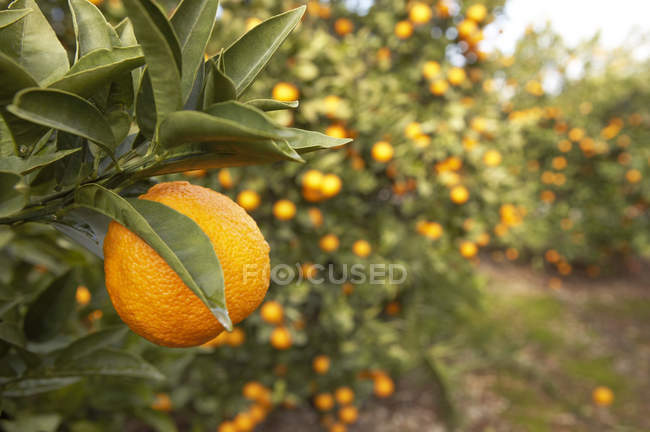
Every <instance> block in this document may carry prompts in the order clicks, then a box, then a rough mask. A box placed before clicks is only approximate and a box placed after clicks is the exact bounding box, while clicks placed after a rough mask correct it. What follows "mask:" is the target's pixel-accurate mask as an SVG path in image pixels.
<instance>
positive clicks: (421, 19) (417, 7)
mask: <svg viewBox="0 0 650 432" xmlns="http://www.w3.org/2000/svg"><path fill="white" fill-rule="evenodd" d="M432 16H433V11H432V10H431V6H429V5H428V4H426V3H422V2H415V3H413V5H412V6H411V10H410V11H409V19H410V20H411V21H413V23H414V24H424V23H426V22H429V20H430V19H431V17H432Z"/></svg>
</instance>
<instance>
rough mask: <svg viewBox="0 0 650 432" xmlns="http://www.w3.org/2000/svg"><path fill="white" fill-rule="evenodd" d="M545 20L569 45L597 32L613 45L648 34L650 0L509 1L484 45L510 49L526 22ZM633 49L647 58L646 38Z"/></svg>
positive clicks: (604, 42) (537, 24)
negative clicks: (499, 32) (642, 44)
mask: <svg viewBox="0 0 650 432" xmlns="http://www.w3.org/2000/svg"><path fill="white" fill-rule="evenodd" d="M547 21H549V22H550V23H551V26H552V28H553V29H554V30H555V31H557V32H558V33H560V34H561V35H562V37H563V38H564V40H565V41H566V43H567V44H568V45H570V46H574V45H576V44H578V43H579V42H580V41H582V40H585V39H589V38H591V37H592V36H593V35H594V34H595V33H596V32H597V31H600V32H601V41H602V45H603V46H604V47H605V48H610V49H611V48H616V47H619V46H622V45H623V44H625V43H626V41H627V40H628V37H629V36H632V37H633V39H634V36H635V35H639V34H646V35H647V34H650V0H508V1H507V3H506V8H505V16H503V17H501V18H500V19H499V20H497V21H496V22H495V23H494V24H493V25H492V27H493V28H492V30H493V31H491V32H490V34H488V35H486V36H487V38H488V40H487V41H486V45H487V46H486V48H490V47H496V48H499V49H501V50H502V51H505V52H511V51H512V50H513V49H514V46H515V43H516V41H517V39H519V38H520V37H521V35H522V34H523V33H524V31H525V29H526V27H527V26H528V25H530V24H532V25H533V26H534V27H543V26H544V25H545V23H546V22H547ZM496 28H498V29H501V30H503V32H502V33H501V34H497V32H496V31H494V29H496ZM634 48H635V55H636V57H638V58H648V57H650V46H649V44H648V41H647V40H646V42H645V44H644V46H636V47H634Z"/></svg>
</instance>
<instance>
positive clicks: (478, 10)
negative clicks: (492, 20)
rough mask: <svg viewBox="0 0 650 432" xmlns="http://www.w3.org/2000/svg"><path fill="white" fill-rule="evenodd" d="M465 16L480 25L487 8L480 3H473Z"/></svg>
mask: <svg viewBox="0 0 650 432" xmlns="http://www.w3.org/2000/svg"><path fill="white" fill-rule="evenodd" d="M465 16H467V18H469V19H471V20H472V21H474V22H477V23H480V22H481V21H483V20H484V19H485V17H486V16H487V8H486V7H485V5H484V4H482V3H475V4H473V5H471V6H470V7H469V8H468V9H467V13H466V14H465Z"/></svg>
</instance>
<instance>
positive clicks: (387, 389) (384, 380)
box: [373, 373, 395, 398]
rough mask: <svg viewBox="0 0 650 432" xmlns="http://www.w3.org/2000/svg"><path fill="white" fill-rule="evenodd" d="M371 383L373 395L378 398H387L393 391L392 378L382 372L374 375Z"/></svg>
mask: <svg viewBox="0 0 650 432" xmlns="http://www.w3.org/2000/svg"><path fill="white" fill-rule="evenodd" d="M373 384H374V386H373V392H374V393H375V396H377V397H380V398H387V397H388V396H390V395H392V394H393V392H394V391H395V384H394V383H393V380H392V379H391V378H390V377H389V376H388V375H386V374H383V373H381V374H378V375H376V376H375V378H374V380H373Z"/></svg>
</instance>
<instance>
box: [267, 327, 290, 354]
mask: <svg viewBox="0 0 650 432" xmlns="http://www.w3.org/2000/svg"><path fill="white" fill-rule="evenodd" d="M271 346H272V347H273V348H275V349H279V350H286V349H289V348H291V333H289V330H288V329H287V328H286V327H276V328H275V329H273V332H272V333H271Z"/></svg>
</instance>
